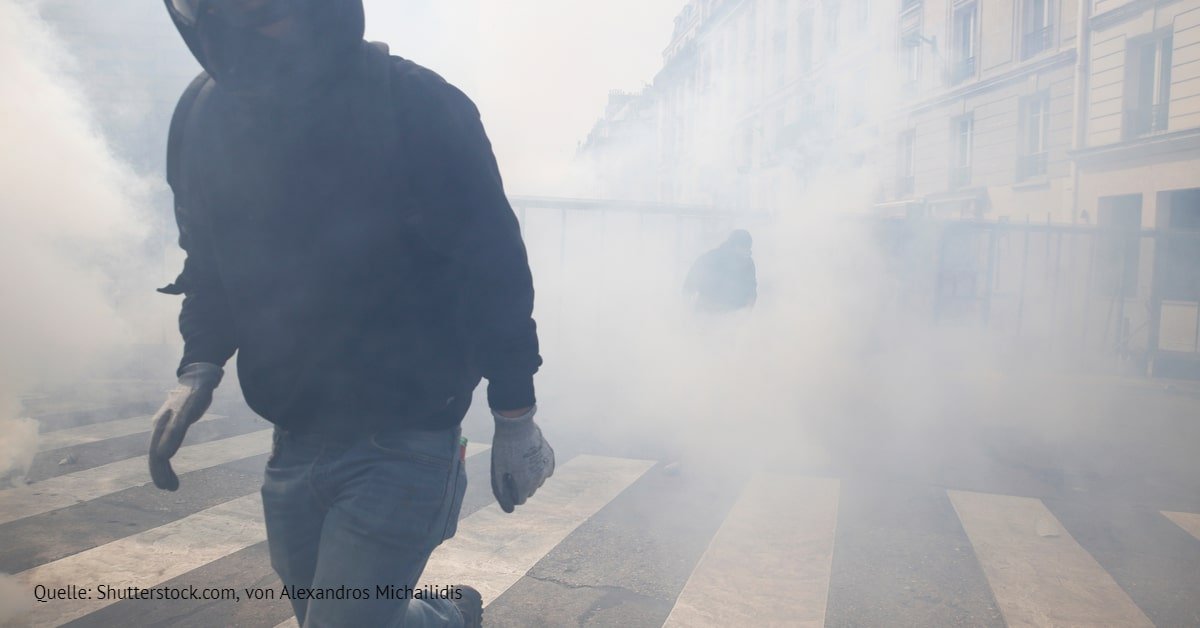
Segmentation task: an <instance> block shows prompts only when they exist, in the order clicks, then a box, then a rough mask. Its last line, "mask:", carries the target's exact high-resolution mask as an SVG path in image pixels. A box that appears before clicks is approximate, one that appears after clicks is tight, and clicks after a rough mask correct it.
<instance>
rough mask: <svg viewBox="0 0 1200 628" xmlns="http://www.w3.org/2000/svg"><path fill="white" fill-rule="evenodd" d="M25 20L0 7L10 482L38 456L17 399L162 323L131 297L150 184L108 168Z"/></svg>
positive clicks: (28, 16) (101, 144)
mask: <svg viewBox="0 0 1200 628" xmlns="http://www.w3.org/2000/svg"><path fill="white" fill-rule="evenodd" d="M35 8H36V6H35V5H32V4H29V3H24V2H13V1H11V0H5V1H4V2H0V60H2V62H3V64H4V67H5V69H6V78H5V80H4V82H3V85H0V120H3V122H2V123H0V130H2V133H3V138H4V140H3V143H4V145H5V147H6V148H5V150H4V152H3V154H2V155H0V283H2V284H3V286H4V291H5V295H6V298H5V303H4V307H3V308H2V309H0V355H3V361H2V362H0V421H3V424H2V425H0V438H3V441H2V442H0V475H13V474H15V475H20V474H21V469H22V468H24V467H27V466H28V464H29V461H30V459H31V458H32V451H34V450H35V449H36V446H35V444H34V443H35V441H36V436H37V430H36V427H33V426H31V423H30V422H28V421H18V420H17V419H16V417H17V415H18V414H19V411H20V408H19V406H20V404H19V396H20V395H22V394H27V393H30V392H31V391H32V390H33V389H34V388H36V387H39V386H45V385H49V384H57V385H63V384H66V383H69V382H73V381H80V380H83V379H86V378H87V377H88V376H89V373H95V372H96V370H97V369H99V368H101V367H102V366H103V358H102V356H104V355H105V353H106V352H109V351H112V350H117V349H118V348H119V349H121V350H122V351H124V350H126V349H127V348H128V347H129V346H131V345H132V344H134V343H137V342H146V339H145V338H144V337H139V335H138V334H136V333H134V330H135V329H136V328H137V327H138V325H145V324H153V323H155V322H158V321H157V320H156V318H155V314H161V310H160V311H159V312H154V313H152V312H150V311H149V310H147V309H144V307H143V306H145V305H146V304H145V303H144V302H143V300H142V299H140V298H138V291H139V290H140V287H139V286H138V285H137V284H138V282H139V280H141V279H144V274H143V273H142V272H141V271H140V268H142V267H143V266H142V265H143V263H144V260H142V259H140V247H141V245H142V241H143V239H144V237H145V234H146V232H147V227H146V220H147V218H148V216H147V214H146V209H147V208H146V205H145V198H146V197H147V195H148V194H149V192H150V189H151V186H153V185H154V184H153V182H152V181H151V180H149V179H146V178H143V177H140V176H138V175H136V174H134V173H133V172H132V171H131V170H130V169H129V168H128V167H127V166H125V165H124V164H123V163H122V162H120V161H119V160H117V159H114V157H113V155H112V153H111V151H110V149H109V146H108V144H107V143H106V141H105V139H104V135H103V130H102V129H99V128H97V127H96V125H95V124H94V118H93V115H92V111H91V110H90V109H89V107H88V105H87V103H86V102H85V101H84V99H83V98H82V95H81V90H80V88H79V85H78V84H75V83H73V82H72V81H71V80H69V79H67V78H66V76H67V71H68V67H69V66H70V64H71V63H72V60H71V57H70V55H69V54H68V53H67V52H66V50H65V48H64V47H63V46H62V45H61V42H60V40H59V39H58V38H57V37H56V36H55V35H54V33H53V32H52V31H51V30H50V29H49V28H48V27H47V26H46V25H45V24H44V23H43V22H42V21H41V20H39V19H38V18H37V15H36V13H35V12H34V10H35ZM118 310H120V311H118Z"/></svg>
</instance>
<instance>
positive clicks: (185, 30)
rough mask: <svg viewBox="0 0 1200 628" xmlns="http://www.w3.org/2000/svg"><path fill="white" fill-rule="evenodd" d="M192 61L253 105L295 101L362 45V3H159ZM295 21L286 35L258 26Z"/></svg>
mask: <svg viewBox="0 0 1200 628" xmlns="http://www.w3.org/2000/svg"><path fill="white" fill-rule="evenodd" d="M164 2H165V3H166V6H167V11H168V12H169V13H170V15H171V19H172V21H174V22H175V26H176V28H178V29H179V33H180V35H182V36H183V40H184V42H185V43H186V44H187V46H188V48H189V49H190V50H191V51H192V55H193V56H195V57H196V61H198V62H199V63H200V65H201V66H202V67H203V68H204V69H205V70H206V71H207V72H208V73H209V75H210V76H212V77H213V79H214V80H216V82H217V84H218V85H220V86H221V87H222V88H224V89H228V90H229V91H231V92H234V93H242V94H245V95H246V96H247V97H249V98H251V99H253V100H258V101H269V100H275V99H288V98H292V97H296V96H302V95H304V94H305V93H306V92H308V91H310V90H312V89H313V88H318V87H319V86H320V85H322V84H325V83H329V82H332V81H334V80H335V79H336V78H337V77H338V76H339V75H341V74H343V73H344V71H345V67H346V64H348V63H350V62H351V59H352V58H353V53H354V51H355V50H357V49H358V47H359V45H360V44H361V42H362V37H363V28H364V25H363V23H364V18H363V6H362V0H266V1H265V2H262V3H261V4H259V5H258V6H257V7H256V8H254V9H252V10H244V11H243V10H236V9H231V8H230V7H231V6H232V5H234V4H236V0H164ZM289 17H290V18H294V20H295V24H294V29H293V30H292V32H290V33H289V34H288V35H286V36H282V37H272V36H269V35H266V34H263V33H261V32H259V28H261V27H263V26H265V25H268V24H272V23H274V22H276V21H278V20H280V19H283V18H289Z"/></svg>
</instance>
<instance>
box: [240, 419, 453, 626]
mask: <svg viewBox="0 0 1200 628" xmlns="http://www.w3.org/2000/svg"><path fill="white" fill-rule="evenodd" d="M459 435H460V430H459V429H458V428H452V429H446V430H440V431H417V430H405V431H402V430H395V431H387V432H379V433H375V434H371V435H362V436H354V435H341V436H338V435H329V434H322V435H315V434H300V433H292V432H287V431H284V430H280V429H278V428H276V430H275V436H274V440H275V442H274V446H273V447H272V451H271V457H270V460H268V462H267V470H266V477H265V480H264V482H263V487H262V498H263V511H264V513H265V515H266V523H267V544H268V546H269V547H270V552H271V565H272V566H273V567H274V568H275V571H276V573H278V574H279V577H280V579H281V580H283V584H284V585H285V588H290V587H297V588H299V589H312V590H313V593H317V594H319V595H322V596H323V598H324V599H318V598H315V597H312V596H309V595H305V596H304V597H305V598H308V599H297V598H289V600H290V601H291V603H292V608H293V609H294V610H295V612H296V619H297V620H298V621H299V622H300V625H301V626H304V627H306V628H315V627H318V626H320V627H326V626H329V627H336V628H343V627H349V626H370V627H375V626H418V627H420V626H462V625H463V620H462V617H461V615H460V614H459V612H458V609H457V608H456V607H455V606H454V604H453V601H452V600H448V599H444V598H439V597H436V596H437V594H436V593H435V596H434V597H427V596H423V597H421V598H420V599H416V598H414V597H413V596H412V595H409V594H406V589H405V588H406V587H407V588H408V589H411V590H414V591H415V590H418V589H417V581H418V579H419V578H420V576H421V572H422V571H423V570H424V569H425V563H426V562H427V561H428V560H429V555H430V553H432V552H433V550H434V548H436V547H437V546H438V545H439V544H441V542H442V541H444V540H446V539H448V538H450V537H452V536H454V533H455V531H456V529H457V527H458V514H459V511H460V510H461V508H462V500H463V494H464V493H465V492H466V489H467V475H466V471H465V469H464V464H463V458H462V453H461V451H460V445H459ZM434 584H436V585H438V586H439V587H440V586H441V585H453V584H457V583H452V582H439V583H434ZM318 590H323V591H318ZM339 597H340V598H342V599H337V598H339ZM331 598H332V599H331Z"/></svg>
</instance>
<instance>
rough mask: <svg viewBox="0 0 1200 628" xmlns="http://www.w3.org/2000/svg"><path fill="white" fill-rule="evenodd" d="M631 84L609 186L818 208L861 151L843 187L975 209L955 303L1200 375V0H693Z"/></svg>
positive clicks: (1017, 331) (705, 199)
mask: <svg viewBox="0 0 1200 628" xmlns="http://www.w3.org/2000/svg"><path fill="white" fill-rule="evenodd" d="M620 104H621V106H620V107H619V108H615V109H614V108H610V111H609V113H610V114H613V115H606V116H605V118H604V119H603V120H602V121H601V122H599V123H598V124H597V126H596V130H595V131H593V133H592V135H591V136H590V137H589V138H588V140H587V141H586V142H584V143H583V144H582V145H581V148H580V157H581V159H584V160H590V161H591V163H592V164H593V165H598V164H601V163H605V164H607V166H606V167H604V168H593V171H594V172H602V173H603V174H598V175H597V176H596V180H595V182H594V183H595V188H594V190H592V192H593V193H594V194H596V195H597V196H599V197H603V198H633V199H637V200H654V201H660V202H671V203H683V204H688V205H698V206H709V207H714V208H724V209H756V210H766V211H769V212H775V213H781V212H789V211H806V209H804V208H799V207H795V206H793V205H794V204H796V203H798V202H799V201H798V200H797V199H802V198H805V194H806V191H808V190H810V189H813V188H814V187H816V186H814V184H815V183H818V182H819V181H820V178H821V177H823V175H826V174H828V173H829V172H831V171H846V170H847V169H853V171H854V172H858V173H863V177H862V178H861V180H862V181H863V185H865V186H870V187H871V188H872V189H871V190H870V193H869V194H865V195H863V194H853V195H847V197H848V198H849V197H853V198H855V199H856V200H853V201H851V200H847V201H846V206H844V207H835V208H832V209H837V210H840V211H846V212H852V213H865V214H867V215H870V216H874V217H877V218H918V219H921V220H924V221H925V223H926V224H933V223H939V222H940V223H941V224H949V223H953V224H957V225H958V227H955V228H953V229H949V230H947V231H945V232H943V233H942V235H940V236H938V240H937V241H938V242H940V244H938V245H936V247H935V248H936V251H935V252H934V253H933V254H932V255H931V257H935V258H936V260H934V261H931V263H932V264H934V265H935V266H936V271H934V272H931V273H926V274H924V275H922V276H923V277H925V278H926V279H925V280H926V281H928V282H929V285H927V286H926V287H927V288H928V290H927V292H928V294H929V295H931V296H930V297H928V298H931V299H932V302H933V304H934V305H933V306H932V309H933V311H934V315H935V317H942V318H944V317H954V316H959V317H967V318H975V319H976V320H980V321H982V322H983V323H984V324H986V325H988V326H989V327H992V328H995V329H999V330H1002V331H1006V332H1012V334H1013V335H1014V337H1017V338H1028V339H1029V342H1030V344H1032V345H1039V344H1040V345H1071V346H1074V347H1092V348H1094V349H1095V348H1102V349H1104V350H1105V351H1108V352H1109V353H1110V354H1115V355H1119V356H1123V358H1122V359H1125V358H1129V361H1130V362H1131V363H1135V366H1134V367H1133V368H1134V369H1135V370H1136V369H1140V368H1143V367H1145V368H1146V369H1147V370H1149V371H1151V372H1166V371H1170V370H1173V371H1175V372H1179V371H1180V370H1181V369H1179V368H1174V367H1171V368H1167V367H1168V366H1170V365H1171V362H1172V361H1175V362H1177V363H1182V364H1184V365H1185V367H1186V368H1183V369H1182V370H1184V371H1187V370H1189V369H1190V371H1191V372H1193V374H1196V375H1200V0H694V1H693V2H691V3H689V4H688V5H687V6H686V7H685V8H684V9H683V11H682V12H681V13H680V15H679V16H678V17H677V18H676V22H675V30H674V34H673V36H672V39H671V41H670V43H669V45H668V47H667V48H666V50H665V52H664V64H663V68H662V69H661V71H660V72H659V73H658V74H657V75H656V77H655V78H654V81H653V82H652V84H650V85H648V86H647V87H646V88H645V90H643V91H642V92H640V93H638V94H624V95H621V103H620ZM633 112H637V114H636V115H633ZM631 120H636V124H630V123H629V121H631ZM618 125H624V127H623V128H624V129H625V130H626V131H628V133H627V137H631V138H637V141H636V142H635V143H632V144H636V149H634V150H624V149H623V148H622V146H629V145H631V143H625V144H622V141H621V139H620V137H619V136H618V135H616V134H614V133H612V132H611V129H612V128H613V127H614V126H618ZM612 160H619V161H620V164H621V165H620V167H619V168H618V167H617V166H615V165H613V164H612V163H609V162H611V161H612ZM632 181H636V184H631V182H632ZM835 197H836V195H835ZM864 197H866V198H869V199H870V200H869V201H868V202H865V203H864V202H861V199H862V198H864ZM837 202H840V201H835V204H836V203H837ZM851 203H854V204H853V205H851ZM824 209H830V208H824ZM910 222H911V221H910ZM939 228H940V227H939ZM1130 356H1132V357H1130ZM1175 366H1178V364H1176V365H1175ZM1160 367H1162V368H1160Z"/></svg>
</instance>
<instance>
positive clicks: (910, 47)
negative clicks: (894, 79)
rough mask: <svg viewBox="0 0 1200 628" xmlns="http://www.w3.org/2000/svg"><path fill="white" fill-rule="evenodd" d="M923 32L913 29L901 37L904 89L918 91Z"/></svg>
mask: <svg viewBox="0 0 1200 628" xmlns="http://www.w3.org/2000/svg"><path fill="white" fill-rule="evenodd" d="M923 40H924V38H922V37H921V33H920V32H918V31H916V30H912V31H909V32H906V33H904V34H903V35H901V37H900V76H901V80H902V81H903V83H904V85H903V87H904V90H905V91H906V92H909V93H910V94H911V93H912V92H915V91H916V87H917V81H918V80H920V77H921V42H922V41H923Z"/></svg>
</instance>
